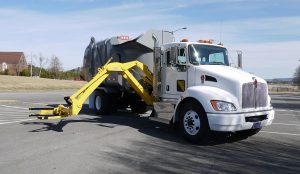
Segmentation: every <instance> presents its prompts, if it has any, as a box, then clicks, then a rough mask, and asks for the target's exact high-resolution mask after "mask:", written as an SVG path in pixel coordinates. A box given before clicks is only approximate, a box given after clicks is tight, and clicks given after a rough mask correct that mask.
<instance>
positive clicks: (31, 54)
mask: <svg viewBox="0 0 300 174" xmlns="http://www.w3.org/2000/svg"><path fill="white" fill-rule="evenodd" d="M30 58H31V63H30V77H32V52H30Z"/></svg>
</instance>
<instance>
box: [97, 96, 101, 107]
mask: <svg viewBox="0 0 300 174" xmlns="http://www.w3.org/2000/svg"><path fill="white" fill-rule="evenodd" d="M101 107H102V106H101V97H100V96H97V97H96V109H97V110H100V109H101Z"/></svg>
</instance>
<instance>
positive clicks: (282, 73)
mask: <svg viewBox="0 0 300 174" xmlns="http://www.w3.org/2000/svg"><path fill="white" fill-rule="evenodd" d="M233 1H234V0H233ZM233 1H232V2H233ZM182 2H183V1H175V2H174V3H175V4H176V5H174V6H170V5H169V4H168V3H170V2H168V1H167V2H151V3H147V4H145V3H142V2H140V3H127V4H125V3H123V4H120V5H118V6H113V7H105V8H96V9H91V10H84V11H74V12H66V13H59V14H53V13H52V14H45V13H40V12H36V11H30V10H15V9H0V18H1V20H0V26H3V27H1V28H0V31H1V32H0V37H1V40H0V48H1V50H4V51H7V50H10V51H24V52H26V53H27V54H29V53H30V52H33V53H36V54H37V53H39V52H42V53H43V54H44V55H45V56H48V57H50V56H51V55H52V54H56V55H57V56H59V57H60V58H61V60H62V62H63V65H64V67H65V68H66V69H70V68H74V67H78V66H81V64H82V59H83V53H84V50H85V47H86V46H87V44H88V43H89V39H90V37H91V36H95V37H96V39H98V40H101V39H104V38H107V37H111V36H115V35H121V34H127V35H129V36H131V37H135V36H138V35H139V34H140V33H142V32H145V31H146V30H147V29H151V28H157V29H169V30H173V29H177V28H180V27H184V26H187V27H188V30H185V31H179V32H177V33H176V37H177V38H178V40H179V39H181V38H188V39H190V40H194V41H196V40H199V39H215V40H217V41H219V39H220V31H221V30H222V41H223V42H224V43H225V45H228V48H229V49H230V50H236V49H241V50H243V53H244V67H245V69H246V70H248V71H251V72H254V73H256V74H258V75H261V76H263V77H265V78H273V77H291V76H292V74H293V71H294V68H295V67H296V65H297V63H296V62H297V60H298V59H299V57H297V56H298V55H297V54H298V53H297V48H299V47H300V34H299V31H300V30H299V28H300V22H299V21H300V17H285V18H264V19H249V20H245V21H231V22H223V24H222V27H221V22H220V21H217V22H205V23H200V22H199V21H194V22H193V23H192V22H186V21H187V20H186V19H187V18H188V17H185V16H181V15H178V14H176V13H173V12H172V13H171V11H174V9H181V8H185V7H187V6H190V5H193V4H194V3H199V1H191V2H189V3H186V4H183V3H182ZM201 3H202V4H203V3H210V1H201ZM221 28H222V29H221ZM273 35H274V37H275V36H282V35H284V36H287V35H288V36H295V38H294V40H295V41H294V42H291V41H289V40H286V41H282V42H278V43H272V42H271V41H266V40H265V39H266V38H270V37H271V36H273ZM262 37H265V39H264V38H262ZM275 40H276V39H275ZM248 41H251V42H250V43H247V42H248ZM254 41H256V42H259V43H255V42H254ZM274 69H276V71H274Z"/></svg>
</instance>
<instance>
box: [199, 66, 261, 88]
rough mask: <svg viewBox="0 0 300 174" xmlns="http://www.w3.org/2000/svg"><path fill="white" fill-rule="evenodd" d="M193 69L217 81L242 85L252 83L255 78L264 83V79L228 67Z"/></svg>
mask: <svg viewBox="0 0 300 174" xmlns="http://www.w3.org/2000/svg"><path fill="white" fill-rule="evenodd" d="M195 69H196V71H198V72H200V73H201V74H203V75H208V76H212V77H214V78H216V79H217V81H218V80H220V81H223V80H226V81H230V82H238V83H239V84H243V83H248V82H253V80H254V78H255V79H256V80H257V81H258V82H260V83H266V81H265V80H264V79H262V78H260V77H258V76H256V75H254V74H251V73H248V72H245V71H243V70H241V69H237V68H233V67H230V66H223V65H201V67H196V68H195Z"/></svg>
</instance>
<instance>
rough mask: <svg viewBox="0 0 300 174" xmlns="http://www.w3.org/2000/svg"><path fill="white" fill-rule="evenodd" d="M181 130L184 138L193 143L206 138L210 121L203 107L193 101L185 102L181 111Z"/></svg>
mask: <svg viewBox="0 0 300 174" xmlns="http://www.w3.org/2000/svg"><path fill="white" fill-rule="evenodd" d="M179 130H180V132H181V134H182V135H183V137H184V138H186V139H187V140H188V141H191V142H193V143H197V142H200V141H202V140H204V139H205V137H206V135H207V134H208V130H209V128H208V121H207V117H206V113H205V111H204V109H202V107H201V106H200V105H199V104H197V103H195V102H193V101H188V102H186V103H184V105H183V106H182V108H181V112H180V122H179Z"/></svg>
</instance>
